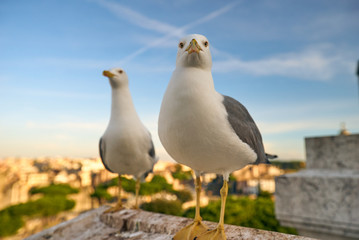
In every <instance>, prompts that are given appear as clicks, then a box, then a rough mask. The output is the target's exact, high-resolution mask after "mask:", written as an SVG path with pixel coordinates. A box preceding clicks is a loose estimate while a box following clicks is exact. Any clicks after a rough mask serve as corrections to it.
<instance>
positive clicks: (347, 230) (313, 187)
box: [275, 134, 359, 239]
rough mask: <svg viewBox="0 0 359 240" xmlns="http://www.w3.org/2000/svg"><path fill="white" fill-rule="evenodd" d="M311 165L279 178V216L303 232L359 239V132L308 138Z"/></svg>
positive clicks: (283, 223)
mask: <svg viewBox="0 0 359 240" xmlns="http://www.w3.org/2000/svg"><path fill="white" fill-rule="evenodd" d="M305 146H306V156H307V169H305V170H302V171H299V172H297V173H293V174H286V175H283V176H280V177H277V178H276V194H275V196H276V201H275V204H276V216H277V218H278V219H279V220H280V222H281V224H282V225H285V226H291V227H295V228H297V230H298V232H299V233H300V234H301V235H306V236H312V237H317V238H321V239H359V134H355V135H348V136H344V135H340V136H329V137H315V138H306V139H305Z"/></svg>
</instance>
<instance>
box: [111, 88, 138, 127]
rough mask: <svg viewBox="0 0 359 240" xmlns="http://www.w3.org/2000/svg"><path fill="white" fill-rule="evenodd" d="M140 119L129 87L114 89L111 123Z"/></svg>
mask: <svg viewBox="0 0 359 240" xmlns="http://www.w3.org/2000/svg"><path fill="white" fill-rule="evenodd" d="M134 117H135V118H138V115H137V113H136V110H135V106H134V104H133V102H132V97H131V93H130V90H129V89H128V87H122V88H112V103H111V118H110V123H111V122H112V121H113V122H116V120H118V119H124V118H132V119H133V118H134Z"/></svg>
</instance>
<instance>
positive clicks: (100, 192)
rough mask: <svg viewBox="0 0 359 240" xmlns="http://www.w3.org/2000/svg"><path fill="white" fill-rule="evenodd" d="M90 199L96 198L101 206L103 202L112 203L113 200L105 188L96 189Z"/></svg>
mask: <svg viewBox="0 0 359 240" xmlns="http://www.w3.org/2000/svg"><path fill="white" fill-rule="evenodd" d="M90 197H92V198H96V199H97V200H98V201H99V203H100V204H101V203H102V201H103V200H107V201H110V200H112V198H113V197H112V196H111V194H109V193H108V192H107V189H106V188H103V187H96V188H95V191H94V192H93V193H92V194H91V195H90Z"/></svg>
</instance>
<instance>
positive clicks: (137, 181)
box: [134, 179, 141, 209]
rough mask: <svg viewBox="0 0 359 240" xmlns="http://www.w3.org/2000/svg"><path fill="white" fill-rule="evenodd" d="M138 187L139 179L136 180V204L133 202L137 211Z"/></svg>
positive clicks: (139, 184)
mask: <svg viewBox="0 0 359 240" xmlns="http://www.w3.org/2000/svg"><path fill="white" fill-rule="evenodd" d="M140 186H141V182H140V179H137V180H136V202H135V207H134V208H135V209H138V194H139V192H140Z"/></svg>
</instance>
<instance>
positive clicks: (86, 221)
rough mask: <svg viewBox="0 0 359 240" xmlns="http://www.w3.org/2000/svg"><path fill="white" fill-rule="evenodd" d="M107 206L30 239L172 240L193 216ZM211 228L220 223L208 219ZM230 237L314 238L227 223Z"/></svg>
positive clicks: (257, 239)
mask: <svg viewBox="0 0 359 240" xmlns="http://www.w3.org/2000/svg"><path fill="white" fill-rule="evenodd" d="M107 208H108V207H107V206H102V207H100V208H98V209H94V210H91V211H88V212H85V213H83V214H81V215H80V216H78V217H76V218H74V219H71V220H69V221H66V222H63V223H61V224H58V225H56V226H54V227H52V228H49V229H46V230H44V231H42V232H40V233H37V234H35V235H32V236H30V237H28V238H26V239H27V240H45V239H47V240H49V239H50V240H57V239H78V240H85V239H107V240H115V239H116V240H125V239H128V240H131V239H133V240H141V239H147V240H148V239H151V240H171V239H172V236H173V234H174V233H176V232H177V231H178V230H180V229H181V228H182V227H184V226H185V225H187V224H189V223H190V222H191V221H192V220H191V219H188V218H183V217H176V216H169V215H164V214H159V213H151V212H146V211H142V210H130V209H124V210H122V211H120V212H116V213H112V214H104V213H103V212H104V211H105V210H106V209H107ZM205 223H206V225H207V226H208V227H210V228H215V226H216V223H213V222H205ZM225 231H226V235H227V239H228V240H234V239H238V240H239V239H240V240H246V239H248V240H249V239H250V240H268V239H276V240H284V239H286V240H287V239H288V240H292V239H293V240H310V239H313V238H307V237H301V236H294V235H288V234H283V233H277V232H270V231H264V230H258V229H253V228H245V227H239V226H233V225H225Z"/></svg>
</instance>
